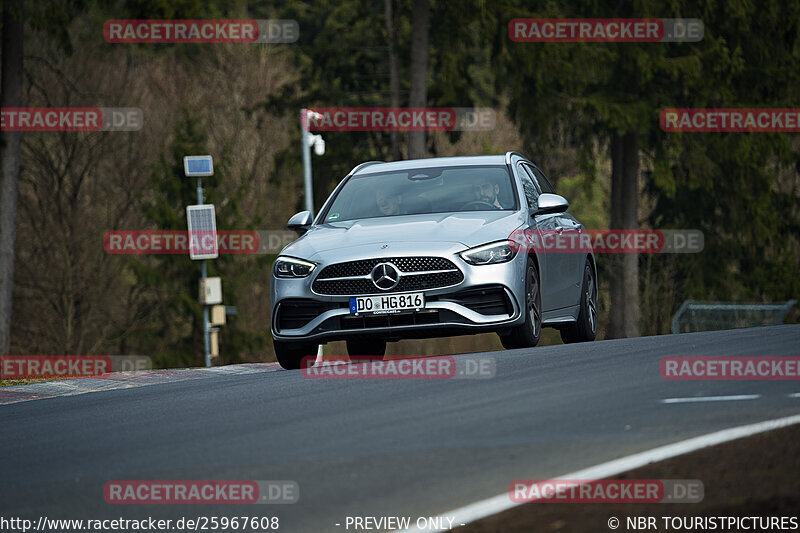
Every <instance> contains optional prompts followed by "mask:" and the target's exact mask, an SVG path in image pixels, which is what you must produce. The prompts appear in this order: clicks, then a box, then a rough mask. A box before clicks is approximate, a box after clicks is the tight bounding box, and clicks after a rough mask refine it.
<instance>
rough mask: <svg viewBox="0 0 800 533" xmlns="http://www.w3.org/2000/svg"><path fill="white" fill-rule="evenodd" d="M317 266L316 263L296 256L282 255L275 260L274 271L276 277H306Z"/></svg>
mask: <svg viewBox="0 0 800 533" xmlns="http://www.w3.org/2000/svg"><path fill="white" fill-rule="evenodd" d="M315 268H317V264H316V263H312V262H311V261H303V260H302V259H297V258H296V257H287V256H280V257H278V259H276V260H275V265H274V266H273V268H272V272H273V273H274V274H275V277H276V278H304V277H306V276H308V275H309V274H311V273H312V272H313V271H314V269H315Z"/></svg>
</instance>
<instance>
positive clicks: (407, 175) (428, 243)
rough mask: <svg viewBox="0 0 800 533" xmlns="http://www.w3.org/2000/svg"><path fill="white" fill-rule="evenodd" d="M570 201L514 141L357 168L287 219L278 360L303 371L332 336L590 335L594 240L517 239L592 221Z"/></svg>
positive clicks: (372, 342) (275, 309)
mask: <svg viewBox="0 0 800 533" xmlns="http://www.w3.org/2000/svg"><path fill="white" fill-rule="evenodd" d="M567 207H568V203H567V201H566V200H565V199H564V198H563V197H561V196H558V195H556V194H555V191H554V190H553V187H552V185H550V183H549V182H548V181H547V178H546V177H545V175H544V174H543V173H542V171H541V170H539V168H537V167H536V165H534V164H533V163H531V162H530V161H529V160H528V159H526V158H525V157H523V156H522V155H520V154H518V153H515V152H509V153H507V154H505V155H490V156H469V157H442V158H430V159H417V160H411V161H396V162H391V163H381V162H367V163H362V164H360V165H358V166H357V167H355V168H354V169H353V170H352V171H351V172H350V173H349V174H348V175H347V176H346V177H345V178H344V179H343V180H342V181H341V183H339V185H338V186H337V187H336V189H335V190H334V191H333V193H332V194H331V195H330V197H329V198H328V199H327V201H326V202H325V204H324V205H323V206H322V209H321V210H320V211H319V213H318V214H317V216H316V218H313V219H312V217H311V215H310V213H309V212H308V211H303V212H300V213H298V214H296V215H294V216H293V217H292V218H291V219H290V220H289V224H288V225H289V228H291V229H293V230H295V231H298V232H299V233H302V236H301V237H300V238H299V239H297V240H296V241H294V242H293V243H291V244H289V245H288V246H286V247H285V248H284V249H283V250H282V251H281V253H280V255H279V256H278V258H277V259H276V260H275V263H274V264H273V268H272V285H271V303H272V313H271V323H272V324H271V328H272V336H273V342H274V346H275V353H276V355H277V358H278V362H279V363H280V364H281V366H282V367H283V368H287V369H291V368H299V367H300V365H301V361H302V359H303V358H304V357H308V356H313V355H315V354H316V351H317V345H319V344H324V343H326V342H328V341H333V340H345V341H347V351H348V353H349V355H358V356H373V357H382V356H383V355H384V353H385V351H386V343H387V342H391V341H397V340H400V339H406V338H421V337H442V336H450V335H461V334H473V333H483V332H495V333H497V334H498V335H499V336H500V340H501V342H502V344H503V346H504V347H505V348H509V349H510V348H525V347H532V346H535V345H536V344H537V342H538V341H539V336H540V333H541V328H542V326H550V327H555V328H558V329H559V330H560V331H561V337H562V339H563V340H564V341H565V342H580V341H591V340H594V338H595V334H596V331H597V269H596V267H595V261H594V256H593V255H592V253H591V250H588V251H579V252H575V251H571V252H569V253H550V252H547V253H542V251H541V249H538V248H536V247H530V248H523V247H520V246H515V241H514V239H513V238H512V235H519V234H525V235H530V234H531V232H554V233H556V232H557V233H561V232H562V231H564V230H570V231H574V232H581V231H583V227H582V226H581V224H580V223H579V222H578V221H577V220H576V219H575V218H574V217H573V216H572V215H570V214H569V213H568V212H567ZM520 232H522V233H520Z"/></svg>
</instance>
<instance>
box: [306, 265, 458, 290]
mask: <svg viewBox="0 0 800 533" xmlns="http://www.w3.org/2000/svg"><path fill="white" fill-rule="evenodd" d="M379 263H392V264H393V265H394V266H396V267H397V268H398V269H399V270H400V272H401V273H402V274H403V275H402V277H401V278H400V281H399V282H398V284H397V285H396V286H395V287H394V288H392V289H390V290H387V291H382V290H380V289H378V288H377V287H376V286H375V284H373V283H372V280H370V279H368V278H364V277H363V276H368V275H369V274H370V272H372V269H373V268H374V267H375V265H377V264H379ZM415 272H419V274H415ZM359 276H361V277H359ZM330 278H346V279H330ZM462 281H464V274H463V273H462V272H461V271H460V270H459V269H458V267H456V265H454V264H453V262H452V261H450V260H448V259H445V258H443V257H388V258H380V259H362V260H359V261H349V262H347V263H337V264H335V265H329V266H327V267H325V268H323V269H322V271H321V272H320V273H319V275H318V276H317V278H316V279H315V280H314V283H313V285H312V286H311V288H312V289H313V291H314V292H316V293H317V294H330V295H351V296H354V295H357V294H385V293H391V292H407V291H420V290H425V289H437V288H441V287H449V286H452V285H457V284H459V283H461V282H462Z"/></svg>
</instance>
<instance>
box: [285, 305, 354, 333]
mask: <svg viewBox="0 0 800 533" xmlns="http://www.w3.org/2000/svg"><path fill="white" fill-rule="evenodd" d="M345 305H346V304H345ZM338 307H342V304H338V303H328V302H318V301H316V300H305V299H300V298H295V299H288V300H283V301H282V302H281V305H280V308H279V309H278V320H277V323H278V331H282V330H284V329H297V328H302V327H303V326H305V325H306V324H308V323H309V322H311V321H312V320H314V319H315V318H317V317H318V316H319V315H321V314H322V313H324V312H325V311H328V310H330V309H336V308H338Z"/></svg>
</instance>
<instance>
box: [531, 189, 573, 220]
mask: <svg viewBox="0 0 800 533" xmlns="http://www.w3.org/2000/svg"><path fill="white" fill-rule="evenodd" d="M568 207H569V202H568V201H567V199H566V198H564V197H563V196H559V195H557V194H551V193H549V192H545V193H542V194H540V195H539V207H538V208H536V209H532V210H531V211H532V212H531V214H532V215H533V216H536V215H550V214H553V213H563V212H564V211H566V210H567V208H568Z"/></svg>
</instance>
